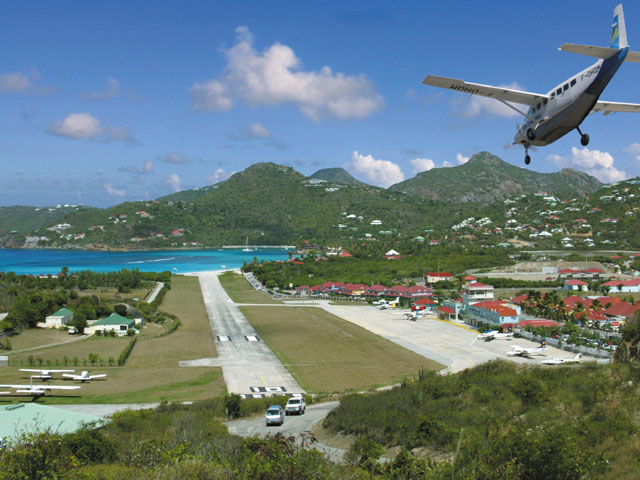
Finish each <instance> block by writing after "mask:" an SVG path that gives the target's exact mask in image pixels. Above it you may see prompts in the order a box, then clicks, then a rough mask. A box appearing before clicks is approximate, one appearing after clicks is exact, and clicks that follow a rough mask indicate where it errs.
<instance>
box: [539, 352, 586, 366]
mask: <svg viewBox="0 0 640 480" xmlns="http://www.w3.org/2000/svg"><path fill="white" fill-rule="evenodd" d="M581 358H582V354H581V353H576V356H575V357H573V358H550V359H548V360H543V361H542V362H541V363H544V364H545V365H562V364H568V363H579V362H580V359H581Z"/></svg>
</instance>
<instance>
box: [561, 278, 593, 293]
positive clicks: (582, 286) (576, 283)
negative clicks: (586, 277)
mask: <svg viewBox="0 0 640 480" xmlns="http://www.w3.org/2000/svg"><path fill="white" fill-rule="evenodd" d="M564 289H565V290H574V291H575V290H577V291H583V292H586V291H587V290H588V289H589V284H588V283H587V282H583V281H582V280H578V279H577V278H573V279H571V280H567V281H566V282H564Z"/></svg>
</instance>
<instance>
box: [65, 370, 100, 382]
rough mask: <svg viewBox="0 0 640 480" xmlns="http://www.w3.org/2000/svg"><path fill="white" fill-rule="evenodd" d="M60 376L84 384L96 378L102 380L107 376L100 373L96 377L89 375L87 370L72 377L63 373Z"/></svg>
mask: <svg viewBox="0 0 640 480" xmlns="http://www.w3.org/2000/svg"><path fill="white" fill-rule="evenodd" d="M62 376H63V377H67V378H70V379H72V380H76V381H79V382H82V383H84V382H86V381H89V380H94V379H96V378H104V377H106V376H107V374H106V373H100V374H98V375H89V372H88V371H87V370H83V371H82V372H81V373H80V375H72V374H70V373H63V374H62Z"/></svg>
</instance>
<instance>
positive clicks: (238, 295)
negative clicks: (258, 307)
mask: <svg viewBox="0 0 640 480" xmlns="http://www.w3.org/2000/svg"><path fill="white" fill-rule="evenodd" d="M218 279H219V280H220V283H221V284H222V287H223V288H224V289H225V291H226V292H227V294H228V295H229V297H231V300H233V301H234V302H236V303H258V304H259V303H282V302H279V301H277V300H273V299H272V298H271V297H269V296H268V295H267V294H265V293H262V292H257V291H256V290H255V289H254V288H253V287H252V286H251V285H250V284H249V282H247V281H246V280H245V278H244V276H242V275H238V274H237V273H234V272H225V273H223V274H222V275H219V276H218Z"/></svg>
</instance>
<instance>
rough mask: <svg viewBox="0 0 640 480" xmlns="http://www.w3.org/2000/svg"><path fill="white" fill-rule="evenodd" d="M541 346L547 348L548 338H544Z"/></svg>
mask: <svg viewBox="0 0 640 480" xmlns="http://www.w3.org/2000/svg"><path fill="white" fill-rule="evenodd" d="M540 348H547V341H546V340H544V339H543V340H542V341H541V342H540Z"/></svg>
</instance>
